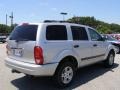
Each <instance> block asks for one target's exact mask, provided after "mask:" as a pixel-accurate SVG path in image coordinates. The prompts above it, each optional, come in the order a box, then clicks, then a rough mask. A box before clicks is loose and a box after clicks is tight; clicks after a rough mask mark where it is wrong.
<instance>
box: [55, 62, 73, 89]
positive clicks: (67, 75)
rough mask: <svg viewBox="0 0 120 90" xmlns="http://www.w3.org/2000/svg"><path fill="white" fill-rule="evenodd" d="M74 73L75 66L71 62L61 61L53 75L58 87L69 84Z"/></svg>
mask: <svg viewBox="0 0 120 90" xmlns="http://www.w3.org/2000/svg"><path fill="white" fill-rule="evenodd" d="M74 75H75V66H74V65H73V64H72V63H71V62H64V63H61V64H60V65H59V66H58V68H57V71H56V73H55V76H54V80H55V84H56V85H57V86H59V87H66V86H68V85H70V83H71V82H72V80H73V77H74Z"/></svg>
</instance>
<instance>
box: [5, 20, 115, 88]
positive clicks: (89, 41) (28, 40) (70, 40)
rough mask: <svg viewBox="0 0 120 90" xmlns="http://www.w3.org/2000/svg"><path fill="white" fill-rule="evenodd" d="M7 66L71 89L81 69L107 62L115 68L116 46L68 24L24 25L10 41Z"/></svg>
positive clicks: (87, 30) (94, 34)
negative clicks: (47, 78) (78, 70)
mask: <svg viewBox="0 0 120 90" xmlns="http://www.w3.org/2000/svg"><path fill="white" fill-rule="evenodd" d="M6 47H7V55H8V57H7V58H6V59H5V64H6V65H7V66H8V67H10V68H11V69H12V71H13V72H22V73H24V74H26V75H32V76H54V79H55V80H56V83H57V85H60V86H64V87H65V86H67V85H69V84H70V83H71V82H72V80H73V77H74V75H75V72H76V70H77V69H78V68H80V67H83V66H87V65H90V64H94V63H97V62H100V61H104V64H105V66H106V67H111V66H113V64H114V57H115V51H114V46H112V45H111V44H110V43H109V42H106V41H105V40H104V39H103V38H102V36H101V35H100V34H99V33H97V32H96V31H95V29H93V28H91V27H89V26H85V25H78V24H72V23H65V22H44V23H33V24H32V23H29V24H28V23H24V24H21V25H19V26H17V27H16V28H15V29H14V30H13V32H12V33H11V35H10V36H9V38H8V40H7V46H6Z"/></svg>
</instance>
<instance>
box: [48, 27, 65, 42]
mask: <svg viewBox="0 0 120 90" xmlns="http://www.w3.org/2000/svg"><path fill="white" fill-rule="evenodd" d="M46 39H47V40H67V29H66V26H64V25H50V26H47V29H46Z"/></svg>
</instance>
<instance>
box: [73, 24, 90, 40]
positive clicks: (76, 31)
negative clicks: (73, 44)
mask: <svg viewBox="0 0 120 90" xmlns="http://www.w3.org/2000/svg"><path fill="white" fill-rule="evenodd" d="M71 30H72V36H73V40H88V36H87V33H86V30H85V28H84V27H78V26H71Z"/></svg>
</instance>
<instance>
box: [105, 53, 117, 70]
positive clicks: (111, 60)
mask: <svg viewBox="0 0 120 90" xmlns="http://www.w3.org/2000/svg"><path fill="white" fill-rule="evenodd" d="M114 58H115V55H114V53H113V52H110V53H109V54H108V57H107V59H106V60H105V62H104V64H105V67H107V68H111V67H112V66H113V65H114Z"/></svg>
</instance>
